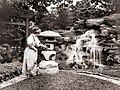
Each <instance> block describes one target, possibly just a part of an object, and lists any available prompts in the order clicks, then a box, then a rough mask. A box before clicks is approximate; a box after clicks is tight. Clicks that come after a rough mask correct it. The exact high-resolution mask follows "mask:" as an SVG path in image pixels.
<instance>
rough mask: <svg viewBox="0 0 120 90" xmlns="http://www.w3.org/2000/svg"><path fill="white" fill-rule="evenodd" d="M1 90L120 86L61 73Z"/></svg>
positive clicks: (108, 88) (108, 89) (93, 89)
mask: <svg viewBox="0 0 120 90" xmlns="http://www.w3.org/2000/svg"><path fill="white" fill-rule="evenodd" d="M1 90H120V86H118V85H115V84H112V83H110V82H107V81H103V80H100V79H96V78H92V77H87V76H82V75H77V74H74V73H71V72H63V71H60V73H59V74H57V75H39V76H36V77H35V78H34V77H31V78H28V79H26V80H24V81H21V82H19V83H17V84H14V85H12V86H8V87H5V88H3V89H1Z"/></svg>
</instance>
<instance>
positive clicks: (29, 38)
mask: <svg viewBox="0 0 120 90" xmlns="http://www.w3.org/2000/svg"><path fill="white" fill-rule="evenodd" d="M27 44H28V45H32V44H33V37H32V35H30V36H28V38H27Z"/></svg>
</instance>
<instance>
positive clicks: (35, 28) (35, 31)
mask: <svg viewBox="0 0 120 90" xmlns="http://www.w3.org/2000/svg"><path fill="white" fill-rule="evenodd" d="M32 32H33V33H39V32H41V30H40V29H39V27H33V28H32Z"/></svg>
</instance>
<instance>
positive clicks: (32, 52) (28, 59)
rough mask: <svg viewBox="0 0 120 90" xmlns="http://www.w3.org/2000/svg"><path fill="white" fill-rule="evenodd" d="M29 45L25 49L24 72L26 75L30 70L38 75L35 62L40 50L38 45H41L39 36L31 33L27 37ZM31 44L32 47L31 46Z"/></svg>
mask: <svg viewBox="0 0 120 90" xmlns="http://www.w3.org/2000/svg"><path fill="white" fill-rule="evenodd" d="M27 45H28V46H27V47H26V48H25V51H24V58H23V66H22V73H23V74H24V75H26V72H27V71H29V72H30V73H31V74H32V75H36V70H35V68H34V67H35V63H36V62H37V57H38V50H37V48H36V47H39V46H40V41H39V39H38V37H37V36H35V35H34V34H31V35H30V36H28V38H27ZM29 45H30V46H31V48H30V47H29Z"/></svg>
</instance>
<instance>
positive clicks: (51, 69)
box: [38, 60, 59, 74]
mask: <svg viewBox="0 0 120 90" xmlns="http://www.w3.org/2000/svg"><path fill="white" fill-rule="evenodd" d="M57 73H59V68H58V63H57V62H55V61H54V60H50V61H41V62H40V63H39V70H38V74H57Z"/></svg>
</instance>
